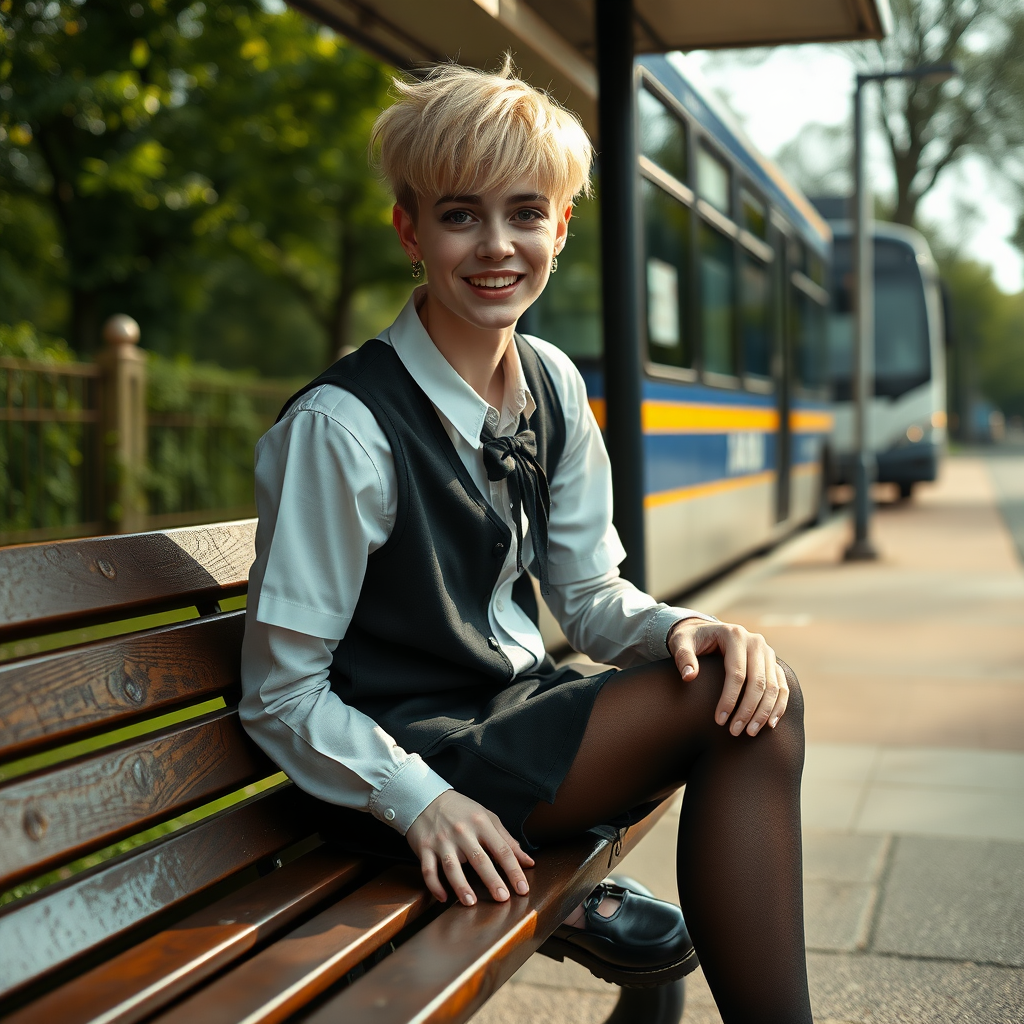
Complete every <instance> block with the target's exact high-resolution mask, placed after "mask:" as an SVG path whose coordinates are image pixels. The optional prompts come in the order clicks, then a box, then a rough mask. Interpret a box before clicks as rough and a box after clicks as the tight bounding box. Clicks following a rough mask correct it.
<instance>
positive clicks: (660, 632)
mask: <svg viewBox="0 0 1024 1024" xmlns="http://www.w3.org/2000/svg"><path fill="white" fill-rule="evenodd" d="M680 619H704V620H705V621H706V622H718V621H720V620H719V619H716V618H715V617H714V615H705V614H704V612H698V611H694V609H693V608H673V607H667V608H662V609H661V611H659V612H658V613H657V614H656V615H653V616H652V617H651V620H650V622H648V624H647V652H648V654H649V655H650V658H651V661H660V660H661V659H662V658H667V657H668V656H669V651H668V634H669V630H670V629H671V628H672V627H673V626H674V625H675V624H676V623H677V622H679V621H680Z"/></svg>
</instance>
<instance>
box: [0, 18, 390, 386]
mask: <svg viewBox="0 0 1024 1024" xmlns="http://www.w3.org/2000/svg"><path fill="white" fill-rule="evenodd" d="M0 45H2V58H0V103H2V106H0V321H2V320H7V321H14V320H16V319H31V320H33V321H35V322H36V323H38V324H39V325H40V326H41V327H42V328H43V329H46V330H50V331H53V332H54V333H62V334H66V336H67V337H68V338H69V340H70V342H71V344H72V346H73V347H74V348H75V349H76V350H77V351H79V352H80V353H83V354H87V353H89V352H91V351H93V350H94V349H95V347H96V344H97V341H98V330H99V325H100V324H101V323H102V321H103V319H104V318H105V317H106V316H108V315H110V314H111V313H113V312H127V313H130V314H131V315H133V316H134V317H135V318H136V319H137V320H138V321H139V322H140V324H141V326H142V329H143V343H144V344H145V345H147V346H148V347H151V348H154V349H156V350H158V351H163V352H165V353H167V354H171V353H182V352H185V353H188V354H191V355H194V356H196V357H200V358H203V359H213V360H215V361H219V362H223V363H225V364H227V365H254V366H256V367H257V368H259V369H260V370H262V371H263V372H269V373H278V374H287V375H293V374H296V373H307V372H309V371H311V370H314V369H316V368H318V367H319V366H321V365H323V364H325V363H326V362H328V361H329V360H330V359H331V358H332V357H333V355H334V353H335V352H336V351H337V349H338V348H339V347H340V346H341V345H343V344H345V343H347V342H348V341H349V340H350V338H351V334H350V325H351V322H352V307H353V302H354V300H355V299H356V298H357V296H359V295H360V294H361V290H362V292H366V290H367V289H375V290H376V293H377V294H378V295H380V294H383V296H384V298H385V300H388V299H390V304H391V305H392V306H393V304H394V301H395V298H394V297H392V295H391V293H393V292H394V291H395V290H396V289H397V288H398V287H399V282H401V281H404V280H405V277H406V274H407V271H406V267H405V261H404V259H403V258H402V253H401V250H400V248H399V247H398V246H397V245H396V244H395V243H394V240H393V238H392V233H391V228H390V212H389V211H390V202H389V199H388V196H387V195H386V193H385V191H384V189H383V188H382V187H381V186H380V184H379V183H378V182H377V181H376V179H375V177H374V175H373V173H372V172H371V170H370V168H369V166H368V163H367V157H366V139H367V135H368V131H369V126H370V124H371V123H372V120H373V117H374V116H375V114H376V112H377V111H378V110H379V109H380V107H381V106H383V105H384V104H385V103H386V101H387V86H388V76H387V73H386V70H385V69H384V68H382V67H381V66H380V65H378V64H376V63H375V62H373V61H372V60H370V59H369V58H367V57H366V56H364V55H363V54H361V53H360V52H359V51H357V50H356V49H354V48H352V47H350V46H348V45H347V44H345V43H344V42H342V41H341V40H339V39H337V38H336V37H334V36H333V35H331V34H330V33H327V32H326V31H324V30H323V29H320V28H319V27H317V26H315V25H314V24H312V23H311V22H309V21H308V20H307V19H304V18H302V17H301V16H300V15H298V14H296V13H294V12H291V11H286V12H284V13H273V12H270V11H267V10H264V9H263V8H261V7H260V6H259V5H258V4H257V3H255V2H254V0H227V2H223V3H218V2H217V0H210V2H209V3H208V4H206V3H203V2H201V0H196V2H191V3H189V2H187V0H48V2H46V0H29V2H20V0H19V2H14V0H0Z"/></svg>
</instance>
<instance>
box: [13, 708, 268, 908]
mask: <svg viewBox="0 0 1024 1024" xmlns="http://www.w3.org/2000/svg"><path fill="white" fill-rule="evenodd" d="M276 770H277V769H276V768H275V767H274V765H273V764H272V762H271V761H270V760H269V759H268V758H267V757H266V756H265V755H264V754H263V753H262V752H261V751H260V750H259V748H258V747H257V746H256V745H255V744H254V743H253V742H252V741H251V740H250V739H249V738H248V736H246V735H245V733H244V731H243V730H242V727H241V724H240V723H239V721H238V713H237V712H236V711H235V710H234V709H233V708H225V709H223V710H220V711H215V712H213V713H212V714H209V715H204V716H202V717H201V718H195V719H192V720H191V721H188V722H184V723H182V724H180V725H175V726H171V727H169V728H167V729H161V730H159V731H158V732H154V733H150V734H149V735H148V736H144V737H142V738H140V739H138V740H131V741H128V742H125V743H120V744H118V745H116V746H114V747H110V748H107V749H106V750H102V751H99V752H98V753H95V754H88V755H85V756H83V757H80V758H76V759H75V760H73V761H70V762H66V763H62V764H59V765H57V766H56V767H54V768H49V769H45V770H43V771H40V772H37V773H34V774H32V775H27V776H22V777H21V778H16V779H14V780H12V781H11V782H8V783H6V784H4V785H2V786H0V887H4V888H6V887H7V886H10V885H13V884H14V883H15V882H18V881H21V880H22V879H25V878H29V877H31V876H33V875H38V874H41V873H42V872H44V871H47V870H49V869H50V868H52V867H55V866H57V865H58V864H60V863H63V862H66V861H69V860H73V859H75V858H77V857H81V856H83V855H84V854H86V853H89V852H90V851H92V850H95V849H99V848H100V847H103V846H106V845H108V844H110V843H113V842H116V841H117V840H118V839H121V838H123V837H124V836H127V835H131V834H133V833H136V832H141V831H143V830H144V829H146V828H148V827H149V826H150V825H153V824H155V823H156V822H158V821H162V820H165V819H167V818H171V817H173V816H174V815H176V814H180V813H182V812H184V811H187V810H189V809H191V808H193V807H196V806H198V805H199V804H202V803H205V802H206V801H208V800H212V799H214V798H215V797H218V796H221V795H222V794H224V793H228V792H230V791H231V790H233V789H239V788H240V787H242V786H245V785H247V784H249V783H251V782H255V781H257V780H258V779H261V778H266V777H267V776H268V775H272V774H273V773H274V772H275V771H276Z"/></svg>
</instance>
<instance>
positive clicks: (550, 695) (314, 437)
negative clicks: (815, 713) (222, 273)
mask: <svg viewBox="0 0 1024 1024" xmlns="http://www.w3.org/2000/svg"><path fill="white" fill-rule="evenodd" d="M395 87H396V90H397V94H398V97H397V101H396V102H395V103H394V105H393V106H391V107H390V108H388V109H387V110H385V111H384V112H383V113H382V114H381V115H380V117H379V118H378V119H377V123H376V125H375V126H374V129H373V137H372V141H373V145H374V147H375V150H376V153H377V159H378V161H379V166H380V168H381V170H382V172H383V174H384V176H385V177H386V179H387V181H388V183H389V184H390V186H391V188H392V189H393V190H394V195H395V207H394V225H395V229H396V231H397V234H398V240H399V242H400V243H401V245H402V247H403V248H404V250H405V252H406V254H407V256H408V258H409V260H410V261H411V265H412V276H413V278H415V279H417V280H421V279H422V280H423V283H422V284H421V285H420V286H419V287H417V288H416V289H415V290H414V291H413V293H412V296H411V297H410V299H409V301H408V303H407V304H406V306H405V308H404V309H403V310H402V312H401V313H400V314H399V316H398V318H397V320H395V322H394V323H393V324H392V325H391V326H390V327H388V328H387V329H386V330H384V331H383V332H382V333H381V334H380V336H379V337H378V338H375V339H373V340H371V341H369V342H367V343H366V344H364V345H363V346H362V347H361V348H360V349H359V350H358V351H357V352H355V353H354V354H352V355H349V356H346V357H345V358H344V359H341V360H340V361H339V362H338V363H336V364H335V365H334V366H333V367H331V369H330V370H328V371H327V372H326V373H325V374H323V375H322V376H321V377H319V378H317V380H315V381H313V383H312V384H310V385H309V386H308V387H306V388H304V389H303V390H302V391H300V392H299V393H298V394H297V395H296V396H295V397H294V398H293V399H292V400H291V401H290V403H289V404H288V406H286V410H285V412H284V413H282V417H281V419H280V420H279V421H278V423H277V424H276V425H275V426H274V427H273V428H272V429H271V430H270V431H268V433H267V434H266V435H265V436H264V437H263V438H262V439H261V441H260V443H259V445H258V446H257V455H256V492H257V503H258V507H259V517H260V518H259V528H258V532H257V536H256V551H257V554H256V561H255V564H254V565H253V568H252V573H251V576H250V591H249V604H248V612H247V623H246V633H245V643H244V648H243V666H242V673H243V682H244V696H243V700H242V704H241V711H242V716H243V720H244V722H245V726H246V728H247V729H248V731H249V732H250V734H251V735H252V736H253V738H254V739H255V740H256V742H257V743H259V744H260V746H262V747H263V749H264V750H266V751H267V753H268V754H269V755H270V756H271V757H272V758H273V759H274V760H275V761H276V762H277V763H278V764H279V765H280V766H281V767H282V768H283V769H284V770H285V771H287V772H288V774H289V775H290V776H291V778H292V779H293V780H294V782H295V783H296V784H297V785H298V786H299V787H300V788H301V789H303V790H305V791H306V792H307V793H309V794H310V795H312V796H313V797H315V798H317V799H318V800H319V801H322V802H323V804H322V805H321V806H323V807H325V808H331V807H333V808H336V809H337V810H338V812H339V813H340V814H342V815H344V814H345V813H348V814H349V815H350V817H357V818H359V819H360V820H361V821H365V822H367V823H368V824H371V825H372V826H373V827H374V828H377V829H379V830H381V831H382V832H383V833H386V835H387V836H388V837H390V839H391V840H393V841H394V842H397V843H400V844H401V846H402V849H404V850H405V851H406V853H408V854H409V855H410V856H414V857H415V858H416V860H417V861H418V862H419V864H420V865H421V868H422V872H423V878H424V880H425V882H426V884H427V886H428V887H429V888H430V890H431V892H433V893H434V894H435V896H436V897H437V898H438V899H439V900H444V899H446V897H447V892H448V889H449V888H450V889H451V891H452V892H453V893H454V895H455V896H456V898H457V899H459V900H460V901H461V902H463V903H464V904H466V905H472V904H473V903H475V902H476V896H475V895H474V892H473V889H472V888H471V887H470V885H469V883H468V881H467V877H466V874H467V873H466V866H467V865H468V866H470V867H472V869H473V871H474V872H475V874H476V875H477V876H478V877H479V879H480V881H481V882H482V883H483V885H484V886H485V887H486V889H487V891H488V892H489V893H490V896H491V898H493V899H495V900H498V901H504V900H508V899H515V898H517V895H516V894H525V893H526V892H527V891H528V881H527V876H526V875H525V874H524V871H523V868H528V867H530V866H531V865H532V864H533V860H532V857H531V853H530V851H534V850H537V849H538V848H543V847H544V846H545V845H547V844H549V843H554V842H557V841H559V840H562V839H565V838H567V837H570V836H573V835H576V834H579V833H581V832H583V831H585V830H588V829H590V828H592V827H595V826H599V825H602V824H605V825H607V824H612V825H616V826H619V825H621V824H625V823H628V821H630V820H635V818H636V817H637V816H638V815H642V814H643V813H644V810H645V809H646V808H649V807H650V806H651V805H652V802H653V801H656V800H658V799H659V798H661V797H664V796H665V795H667V794H669V793H670V792H672V791H673V790H674V789H677V788H678V787H680V786H681V785H683V784H684V783H685V784H686V792H685V798H684V800H683V804H682V813H681V816H680V820H679V838H678V846H677V853H676V865H677V877H678V883H679V899H680V902H681V904H682V909H683V911H684V912H685V925H684V922H683V915H682V913H681V912H680V910H679V908H678V907H675V906H674V905H672V904H668V903H663V902H661V901H657V900H653V899H650V898H648V897H646V896H643V895H640V894H635V893H631V892H629V891H626V890H621V889H616V888H614V887H609V886H602V887H600V888H599V889H598V890H597V891H595V893H593V894H592V895H591V896H590V897H588V899H587V900H586V901H585V902H584V904H583V905H581V906H580V907H579V908H577V910H576V911H575V912H574V913H573V915H572V916H571V917H570V918H569V919H568V920H567V921H566V922H565V924H563V925H562V926H561V927H560V928H559V929H558V931H557V932H556V933H555V936H554V937H553V938H552V939H551V940H549V941H550V945H549V947H548V949H549V951H554V952H556V953H557V954H558V955H568V956H571V957H573V958H574V959H577V960H579V961H580V962H582V963H584V964H585V965H586V966H588V967H589V968H590V969H591V970H592V971H594V973H596V974H598V975H599V976H601V977H604V978H606V979H608V980H610V981H615V982H618V983H623V982H624V983H627V984H629V983H646V984H660V983H665V982H667V981H670V980H673V979H675V978H678V977H680V976H681V975H682V974H684V973H686V972H687V971H688V970H690V969H692V967H693V966H694V965H695V963H696V960H695V957H694V954H693V946H695V947H696V952H697V953H698V954H699V956H700V961H701V963H702V965H703V967H704V971H705V974H706V977H707V980H708V983H709V985H710V986H711V989H712V992H713V993H714V996H715V999H716V1000H717V1002H718V1006H719V1008H720V1011H721V1013H722V1017H723V1020H725V1021H726V1022H727V1024H729V1022H739V1021H742V1022H743V1024H752V1022H755V1021H773V1022H778V1021H787V1022H793V1024H796V1022H810V1020H811V1014H810V1007H809V1002H808V994H807V980H806V967H805V957H804V938H803V910H802V899H801V859H800V802H799V790H800V773H801V768H802V763H803V731H802V702H801V697H800V691H799V688H798V685H797V681H796V679H795V677H794V676H793V675H792V673H791V672H790V670H789V669H788V668H786V667H785V666H784V665H783V664H782V662H780V661H779V660H778V659H777V658H776V655H775V653H774V651H773V650H772V649H771V647H769V646H768V644H767V643H766V642H765V640H764V638H763V637H761V636H759V635H757V634H754V633H749V632H747V630H746V629H744V628H743V627H742V626H738V625H728V624H725V623H720V622H718V621H716V620H714V619H713V618H711V617H710V616H704V615H701V614H699V613H698V612H695V611H692V610H690V609H687V608H673V607H669V606H667V605H665V604H661V603H659V602H657V601H655V600H654V599H653V598H651V597H649V596H648V595H647V594H644V593H641V592H640V591H638V590H637V589H636V588H635V587H633V586H632V585H631V584H629V583H628V582H626V581H625V580H623V579H622V578H621V577H620V576H619V573H618V569H617V566H618V565H619V563H620V562H621V561H622V559H623V557H624V551H623V548H622V546H621V544H620V542H619V538H618V536H617V534H616V532H615V529H614V527H613V526H612V507H611V480H610V472H609V465H608V457H607V454H606V452H605V448H604V444H603V441H602V438H601V434H600V431H599V429H598V427H597V424H596V422H595V420H594V417H593V415H592V414H591V411H590V408H589V405H588V403H587V394H586V389H585V387H584V384H583V380H582V379H581V377H580V375H579V373H578V372H577V370H576V368H575V367H574V365H573V363H572V362H571V361H570V360H569V359H568V357H567V356H565V355H564V354H563V353H562V352H561V351H560V350H559V349H558V348H556V347H555V346H554V345H552V344H550V343H548V342H546V341H541V340H540V339H538V338H533V337H523V336H522V335H519V334H517V333H516V323H517V321H518V319H519V317H520V315H521V314H522V313H523V311H524V310H525V309H526V308H527V307H528V306H529V305H530V304H531V303H532V302H534V301H535V300H536V299H537V297H538V296H539V295H540V293H541V292H542V291H543V290H544V287H545V285H546V283H547V280H548V276H549V275H550V274H551V273H553V272H554V271H555V270H556V267H557V257H558V254H559V253H560V252H561V251H562V248H563V246H565V245H566V243H567V239H568V238H569V225H570V217H571V215H572V209H573V200H574V198H575V197H576V196H577V195H579V194H580V193H583V192H586V191H587V190H588V189H589V177H590V167H591V158H592V153H591V146H590V142H589V140H588V139H587V137H586V134H585V133H584V131H583V129H582V128H581V127H580V125H579V123H578V122H577V121H576V120H575V118H574V117H573V116H572V115H571V114H570V113H568V112H567V111H566V110H564V109H562V108H561V107H559V106H558V105H557V104H555V103H554V102H553V101H552V100H551V99H550V98H549V97H548V96H546V95H545V94H544V93H542V92H539V91H537V90H535V89H533V88H532V87H531V86H529V85H527V84H526V83H524V82H522V81H520V80H519V79H517V78H516V77H515V76H514V72H513V70H512V69H511V66H510V63H509V62H508V61H506V63H505V66H504V68H503V69H502V70H501V71H500V72H498V73H496V74H485V73H482V72H478V71H473V70H469V69H465V68H461V67H458V66H454V65H446V66H441V67H437V68H435V69H433V70H432V71H431V72H430V73H429V74H427V75H426V77H425V78H424V79H423V80H422V81H397V82H396V83H395ZM554 340H556V341H557V339H554ZM526 569H529V571H530V572H531V573H532V574H533V575H534V576H535V577H536V578H537V579H538V580H539V583H540V587H541V591H542V593H544V594H545V596H546V601H547V603H548V605H549V607H550V608H551V610H552V612H553V613H554V614H555V616H556V618H557V619H558V621H559V622H560V624H561V626H562V629H563V630H564V631H565V635H566V636H567V637H568V639H569V641H570V642H571V643H572V645H573V647H574V648H576V649H577V650H578V651H581V652H583V653H585V654H586V655H588V656H589V657H590V658H592V659H593V660H594V661H596V662H599V663H601V664H603V665H615V666H618V667H617V668H615V669H606V668H601V669H597V668H594V667H592V666H580V665H565V666H562V667H556V666H555V664H554V663H553V662H552V660H551V659H550V657H548V656H547V654H546V653H545V650H544V644H543V641H542V639H541V635H540V632H539V630H538V628H537V615H536V603H535V599H534V595H533V590H532V586H531V583H530V581H529V578H528V577H527V575H526V572H525V570H526ZM343 808H349V809H353V808H354V809H357V810H358V811H361V812H368V813H365V814H358V815H355V814H353V813H352V812H351V811H349V812H345V811H343V810H342V809H343ZM329 816H330V815H329V813H328V814H327V815H326V817H328V818H329ZM631 816H632V818H631ZM374 819H376V821H374ZM370 831H371V832H372V829H370ZM403 835H404V837H405V839H404V841H403V840H402V839H401V836H403ZM406 843H407V846H406ZM687 928H688V929H689V933H690V934H692V937H693V943H692V945H691V941H690V937H689V935H688V934H687Z"/></svg>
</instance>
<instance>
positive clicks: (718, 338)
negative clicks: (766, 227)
mask: <svg viewBox="0 0 1024 1024" xmlns="http://www.w3.org/2000/svg"><path fill="white" fill-rule="evenodd" d="M699 248H700V300H701V301H700V307H701V343H702V345H703V352H704V363H703V365H704V369H705V370H706V371H707V372H709V373H729V374H734V373H735V372H736V359H735V353H734V350H733V323H734V316H735V314H734V311H733V303H734V300H735V295H736V288H735V281H734V278H735V273H736V271H735V266H736V265H735V263H734V262H733V245H732V242H731V241H730V240H729V239H728V238H726V237H725V236H724V235H721V234H719V233H718V232H717V231H715V230H714V228H712V227H709V226H708V225H707V224H701V226H700V232H699Z"/></svg>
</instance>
